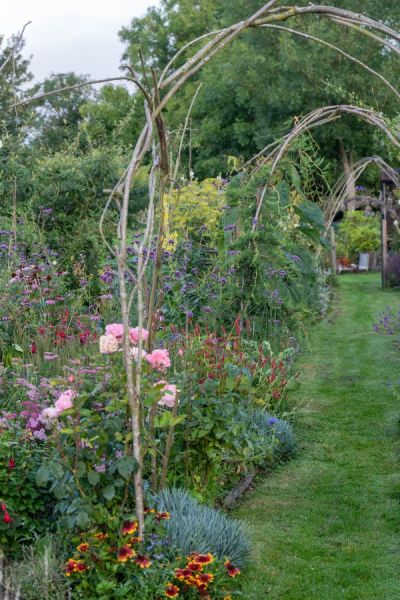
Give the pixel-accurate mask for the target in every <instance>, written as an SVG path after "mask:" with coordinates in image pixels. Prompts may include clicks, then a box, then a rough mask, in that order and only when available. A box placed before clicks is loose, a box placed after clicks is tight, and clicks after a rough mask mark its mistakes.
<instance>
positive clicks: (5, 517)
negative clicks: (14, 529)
mask: <svg viewBox="0 0 400 600" xmlns="http://www.w3.org/2000/svg"><path fill="white" fill-rule="evenodd" d="M3 521H4V523H7V524H8V523H11V522H12V518H11V517H10V515H9V514H8V512H7V511H6V510H5V511H4V517H3Z"/></svg>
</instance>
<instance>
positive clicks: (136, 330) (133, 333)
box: [129, 327, 149, 345]
mask: <svg viewBox="0 0 400 600" xmlns="http://www.w3.org/2000/svg"><path fill="white" fill-rule="evenodd" d="M140 332H141V334H142V335H141V337H142V340H143V341H144V342H145V341H146V340H147V339H148V337H149V332H148V331H147V329H144V328H143V327H142V329H140V327H131V329H130V330H129V337H130V340H131V342H132V344H135V345H136V344H137V343H138V342H139V334H140Z"/></svg>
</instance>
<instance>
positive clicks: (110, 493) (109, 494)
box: [103, 483, 115, 500]
mask: <svg viewBox="0 0 400 600" xmlns="http://www.w3.org/2000/svg"><path fill="white" fill-rule="evenodd" d="M103 496H104V498H105V499H106V500H112V499H113V498H114V496H115V487H114V486H113V485H112V483H110V485H107V487H105V488H104V490H103Z"/></svg>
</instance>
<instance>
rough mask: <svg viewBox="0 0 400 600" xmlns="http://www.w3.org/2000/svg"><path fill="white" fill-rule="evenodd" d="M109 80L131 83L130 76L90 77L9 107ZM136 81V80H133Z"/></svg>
mask: <svg viewBox="0 0 400 600" xmlns="http://www.w3.org/2000/svg"><path fill="white" fill-rule="evenodd" d="M111 81H130V82H131V83H132V81H133V80H132V79H131V77H107V78H106V79H91V80H89V81H84V82H82V83H75V84H74V85H67V86H65V87H62V88H58V89H57V90H51V91H50V92H45V93H44V94H37V95H36V96H32V98H26V99H25V100H21V101H20V102H17V103H16V104H13V105H12V106H11V108H16V107H18V106H24V105H25V104H31V103H32V102H37V101H38V100H43V98H48V97H49V96H55V95H56V94H63V93H64V92H69V91H70V90H76V89H78V88H81V87H85V86H86V85H95V84H96V83H109V82H111ZM133 83H136V82H133Z"/></svg>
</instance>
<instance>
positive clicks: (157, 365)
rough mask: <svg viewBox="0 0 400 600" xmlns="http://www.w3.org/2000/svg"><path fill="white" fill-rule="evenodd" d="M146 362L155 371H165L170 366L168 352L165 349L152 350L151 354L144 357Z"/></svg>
mask: <svg viewBox="0 0 400 600" xmlns="http://www.w3.org/2000/svg"><path fill="white" fill-rule="evenodd" d="M146 360H147V362H148V363H149V364H150V365H151V367H152V368H153V369H156V371H166V369H167V368H168V367H170V366H171V359H170V357H169V352H168V350H165V349H159V350H153V352H152V353H151V354H148V355H147V356H146Z"/></svg>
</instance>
